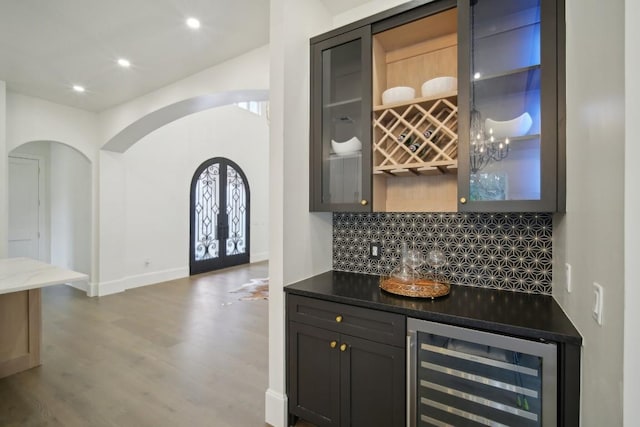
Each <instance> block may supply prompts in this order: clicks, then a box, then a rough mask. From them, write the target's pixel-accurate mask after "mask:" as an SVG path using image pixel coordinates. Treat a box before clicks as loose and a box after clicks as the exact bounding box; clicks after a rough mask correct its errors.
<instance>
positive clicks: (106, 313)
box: [0, 262, 302, 427]
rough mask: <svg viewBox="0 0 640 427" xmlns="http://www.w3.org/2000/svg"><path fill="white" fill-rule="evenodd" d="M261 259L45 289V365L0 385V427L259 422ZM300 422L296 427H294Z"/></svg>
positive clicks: (263, 373) (235, 426)
mask: <svg viewBox="0 0 640 427" xmlns="http://www.w3.org/2000/svg"><path fill="white" fill-rule="evenodd" d="M267 276H268V265H267V263H266V262H263V263H257V264H251V265H248V266H243V267H235V268H230V269H227V270H222V271H220V272H217V273H213V274H203V275H199V276H193V277H191V278H186V279H180V280H173V281H170V282H165V283H161V284H156V285H152V286H146V287H142V288H137V289H132V290H128V291H126V292H124V293H120V294H115V295H109V296H105V297H99V298H88V297H87V296H86V295H85V294H84V292H81V291H78V290H76V289H73V288H70V287H68V286H65V285H59V286H53V287H50V288H46V289H43V292H42V307H43V347H42V366H40V367H38V368H34V369H31V370H29V371H25V372H22V373H19V374H16V375H13V376H10V377H7V378H4V379H0V426H3V427H5V426H21V427H22V426H51V427H53V426H64V427H74V426H82V427H88V426H89V427H101V426H122V427H128V426H131V427H144V426H150V427H162V426H213V427H244V426H247V427H250V426H265V423H264V393H265V390H266V388H267V347H268V345H267V301H266V300H259V301H239V300H238V295H237V294H233V293H229V292H228V291H230V290H233V289H237V288H238V287H240V285H242V284H244V283H247V282H248V281H249V279H252V278H262V277H267ZM300 425H302V423H301V424H300Z"/></svg>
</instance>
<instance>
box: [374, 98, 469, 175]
mask: <svg viewBox="0 0 640 427" xmlns="http://www.w3.org/2000/svg"><path fill="white" fill-rule="evenodd" d="M443 95H444V96H441V97H437V98H418V99H414V100H411V101H409V102H404V103H397V104H390V105H381V106H378V107H375V108H374V113H373V114H374V120H373V137H374V139H373V173H374V174H387V175H393V176H403V175H431V174H434V173H447V172H450V171H452V170H455V169H457V166H458V106H457V93H455V92H452V93H448V94H443Z"/></svg>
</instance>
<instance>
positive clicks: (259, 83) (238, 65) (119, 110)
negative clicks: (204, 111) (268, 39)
mask: <svg viewBox="0 0 640 427" xmlns="http://www.w3.org/2000/svg"><path fill="white" fill-rule="evenodd" d="M268 88H269V46H263V47H261V48H258V49H254V50H252V51H250V52H247V53H246V54H244V55H241V56H238V57H236V58H233V59H230V60H229V61H226V62H224V63H222V64H219V65H216V66H214V67H211V68H208V69H206V70H203V71H201V72H199V73H197V74H194V75H192V76H189V77H187V78H185V79H182V80H180V81H178V82H175V83H172V84H170V85H167V86H165V87H163V88H161V89H158V90H156V91H153V92H151V93H149V94H147V95H145V96H141V97H139V98H136V99H134V100H132V101H129V102H127V103H125V104H122V105H119V106H117V107H114V108H111V109H109V110H106V111H103V112H101V113H100V114H99V117H100V140H101V141H102V144H104V143H106V142H107V141H109V140H110V139H111V138H112V137H113V136H114V135H116V134H117V133H118V132H120V131H121V130H123V129H124V128H126V127H127V126H129V125H130V124H131V123H133V122H135V121H136V120H138V119H140V118H141V117H144V116H145V115H147V114H149V113H152V112H154V111H156V110H158V109H160V108H163V107H166V106H167V105H171V104H174V103H176V102H179V101H183V100H185V99H189V98H193V97H196V96H200V95H205V94H211V93H216V92H221V91H229V90H241V89H268Z"/></svg>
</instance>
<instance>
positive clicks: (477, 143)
mask: <svg viewBox="0 0 640 427" xmlns="http://www.w3.org/2000/svg"><path fill="white" fill-rule="evenodd" d="M474 92H475V88H474ZM469 133H470V135H469V157H470V164H471V172H472V173H477V172H478V171H479V170H482V169H484V167H486V166H487V165H488V164H489V163H491V162H493V161H495V162H499V161H500V160H502V159H504V158H506V157H507V156H508V155H509V138H505V139H504V140H496V139H495V137H494V136H493V129H489V132H486V131H485V128H484V123H483V122H482V115H481V114H480V111H478V110H477V109H476V106H475V103H474V105H473V107H472V108H471V126H470V131H469Z"/></svg>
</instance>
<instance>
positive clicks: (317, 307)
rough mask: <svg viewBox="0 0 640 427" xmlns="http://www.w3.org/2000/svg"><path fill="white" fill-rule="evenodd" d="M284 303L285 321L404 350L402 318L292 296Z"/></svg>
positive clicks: (403, 321)
mask: <svg viewBox="0 0 640 427" xmlns="http://www.w3.org/2000/svg"><path fill="white" fill-rule="evenodd" d="M287 302H288V307H289V309H288V316H289V320H292V321H296V322H300V323H306V324H309V325H313V326H317V327H321V328H325V329H329V330H332V331H336V332H339V333H343V334H348V335H352V336H357V337H361V338H366V339H368V340H371V341H377V342H381V343H384V344H389V345H395V346H398V347H402V346H404V339H405V335H406V334H405V331H406V324H405V323H406V322H405V317H404V316H402V315H399V314H395V313H386V312H384V311H377V310H369V309H366V308H361V307H354V306H350V305H346V304H339V303H335V302H330V301H322V300H318V299H314V298H305V297H300V296H296V295H291V296H289V297H288V300H287Z"/></svg>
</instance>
